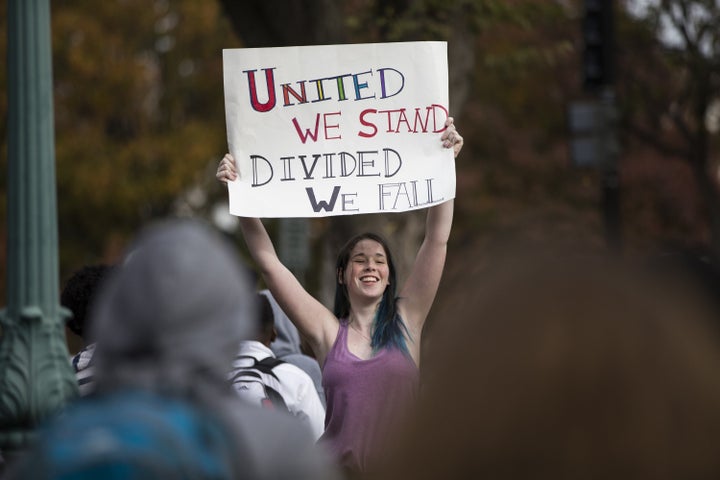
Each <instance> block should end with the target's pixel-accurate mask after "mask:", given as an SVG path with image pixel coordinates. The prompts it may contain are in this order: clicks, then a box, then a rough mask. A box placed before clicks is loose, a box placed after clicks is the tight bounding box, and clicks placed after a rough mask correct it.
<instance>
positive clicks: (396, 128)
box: [223, 42, 455, 217]
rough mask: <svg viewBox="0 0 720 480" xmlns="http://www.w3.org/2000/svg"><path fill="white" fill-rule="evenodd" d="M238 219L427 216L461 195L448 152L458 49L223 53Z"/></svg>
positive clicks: (407, 46)
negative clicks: (451, 76) (452, 64)
mask: <svg viewBox="0 0 720 480" xmlns="http://www.w3.org/2000/svg"><path fill="white" fill-rule="evenodd" d="M223 70H224V82H225V85H224V88H225V113H226V122H227V135H228V147H229V151H230V153H231V154H232V155H233V157H234V158H235V162H236V166H237V168H238V174H239V175H238V179H237V180H235V181H234V182H230V183H229V185H228V189H229V197H230V213H231V214H233V215H238V216H248V217H317V216H327V215H351V214H360V213H377V212H399V211H406V210H414V209H418V208H426V207H429V206H431V205H435V204H439V203H442V202H444V201H447V200H450V199H451V198H454V196H455V160H454V158H453V153H452V149H446V148H443V147H442V142H441V141H440V136H441V133H440V132H442V131H443V130H444V129H445V120H446V119H447V117H448V77H447V74H448V69H447V44H446V43H445V42H399V43H376V44H355V45H322V46H308V47H278V48H241V49H226V50H224V51H223Z"/></svg>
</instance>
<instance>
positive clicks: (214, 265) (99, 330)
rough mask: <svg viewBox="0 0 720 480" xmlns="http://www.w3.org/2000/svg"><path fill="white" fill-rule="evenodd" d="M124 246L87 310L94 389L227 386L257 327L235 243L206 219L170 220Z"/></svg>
mask: <svg viewBox="0 0 720 480" xmlns="http://www.w3.org/2000/svg"><path fill="white" fill-rule="evenodd" d="M129 251H130V252H132V254H131V255H129V257H128V259H127V260H126V261H125V262H124V263H123V265H122V267H121V268H118V269H117V270H116V272H115V273H114V274H113V275H112V276H111V277H110V279H109V281H108V283H107V284H106V287H105V288H103V290H102V291H101V292H100V295H99V297H98V300H97V302H96V308H95V309H94V311H93V319H94V321H93V325H92V326H93V329H92V330H91V332H90V333H91V339H96V340H97V349H96V353H95V358H96V379H97V382H98V383H97V387H98V391H101V392H102V391H105V390H113V389H116V388H128V387H129V388H141V389H145V388H147V389H152V390H163V391H166V390H167V391H171V392H177V391H182V392H184V393H188V394H192V393H195V394H200V395H203V394H207V395H213V394H214V393H215V392H216V391H217V389H218V388H223V389H224V388H227V369H228V366H229V365H230V364H231V362H232V359H233V358H234V356H235V355H236V353H237V346H238V344H239V343H240V341H242V340H247V339H250V338H254V337H255V335H256V332H257V323H256V322H257V311H256V308H257V302H256V301H255V295H256V290H255V288H253V287H252V285H251V283H250V275H249V272H248V269H247V268H246V267H245V266H244V265H243V264H242V263H241V262H240V259H239V258H238V256H237V254H236V253H235V250H234V249H233V248H232V246H231V245H230V244H229V242H227V241H226V239H225V238H223V237H221V236H220V234H219V233H218V232H217V231H215V230H213V229H212V228H211V227H209V226H208V225H206V224H204V223H201V222H198V221H193V220H170V221H165V222H161V223H158V224H154V225H152V226H150V227H149V228H147V229H145V230H144V231H143V232H141V234H140V235H139V236H138V238H137V240H136V241H135V242H134V244H133V245H132V247H131V249H130V250H129ZM228 391H229V389H228Z"/></svg>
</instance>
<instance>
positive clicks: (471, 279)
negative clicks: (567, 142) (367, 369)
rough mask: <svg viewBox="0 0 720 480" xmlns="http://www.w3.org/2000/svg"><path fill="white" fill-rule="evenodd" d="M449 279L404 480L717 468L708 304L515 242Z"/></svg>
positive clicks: (700, 473) (692, 474) (718, 382)
mask: <svg viewBox="0 0 720 480" xmlns="http://www.w3.org/2000/svg"><path fill="white" fill-rule="evenodd" d="M493 261H494V262H497V263H496V264H495V265H494V266H495V268H494V269H491V268H489V267H485V268H486V269H485V270H482V271H476V272H473V268H474V267H473V266H468V267H467V268H466V270H465V272H464V274H463V276H462V280H461V281H458V282H457V283H455V284H454V285H453V286H450V287H448V290H447V295H446V296H444V297H443V298H442V301H441V303H439V304H438V307H437V310H436V313H435V314H436V315H437V316H438V319H439V320H440V321H438V322H437V323H436V324H435V325H434V326H433V329H432V330H431V331H430V332H428V334H429V335H431V336H432V340H431V342H430V343H429V345H428V351H426V352H425V355H424V356H423V367H424V368H423V379H422V382H423V388H422V390H421V393H420V403H419V409H418V416H417V417H416V418H413V421H412V422H411V424H410V425H409V426H408V431H407V432H406V436H404V437H403V439H404V440H403V442H402V443H401V446H400V447H399V452H395V455H393V458H394V461H395V462H397V463H395V464H394V466H393V468H392V469H391V470H392V472H391V473H390V474H389V475H388V477H387V478H397V474H398V472H402V473H403V476H406V477H408V478H418V479H423V478H438V477H442V478H450V479H455V478H494V479H497V480H514V479H518V478H535V479H540V480H541V479H553V480H562V479H574V478H578V477H583V478H593V479H595V478H597V479H606V478H613V479H616V480H624V479H637V478H658V479H684V478H717V477H718V476H719V475H720V456H718V455H717V447H716V439H717V438H718V436H719V435H720V376H718V374H717V372H718V370H720V341H719V340H718V335H717V331H716V330H714V329H712V328H711V327H710V326H709V325H710V318H709V317H710V316H711V312H709V311H705V310H702V309H699V308H697V307H698V305H697V304H696V303H695V302H694V301H692V299H691V297H688V298H685V297H683V296H682V295H681V294H680V292H679V291H677V290H673V289H670V290H668V286H667V285H664V284H658V283H657V279H656V278H648V277H647V275H646V274H645V272H641V271H637V270H636V269H633V268H630V267H629V266H627V265H614V264H613V263H612V261H611V260H609V259H596V258H581V259H578V260H577V261H571V260H569V258H568V255H566V254H565V253H564V252H560V254H559V255H554V256H549V257H547V258H542V259H538V258H534V257H533V256H532V255H530V254H527V253H523V252H516V251H514V250H513V251H512V252H510V254H509V255H507V256H505V255H504V256H502V259H500V258H495V259H494V260H493Z"/></svg>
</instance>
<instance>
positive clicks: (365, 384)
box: [320, 320, 419, 471]
mask: <svg viewBox="0 0 720 480" xmlns="http://www.w3.org/2000/svg"><path fill="white" fill-rule="evenodd" d="M347 332H348V324H347V322H346V321H345V320H340V328H339V329H338V334H337V337H336V338H335V343H334V344H333V346H332V348H331V349H330V352H329V353H328V355H327V357H326V359H325V364H324V365H323V375H322V384H323V388H324V389H325V398H326V399H327V411H326V414H325V433H324V434H323V435H322V437H321V438H320V442H321V443H323V445H324V446H325V447H326V448H327V449H329V451H330V453H331V454H333V455H334V456H335V458H336V459H337V460H338V461H339V462H340V464H341V465H342V466H344V467H349V468H353V469H358V470H361V471H367V470H368V468H369V466H371V465H372V464H373V458H375V457H376V456H377V454H378V453H379V452H382V450H383V447H382V441H383V440H384V439H386V438H387V434H388V433H389V432H390V430H389V429H391V428H392V427H393V426H394V425H396V424H397V423H398V422H399V421H401V419H402V417H403V415H404V414H405V413H407V411H408V409H409V407H410V406H411V402H413V401H414V399H415V397H416V394H417V390H418V380H419V379H418V369H417V366H416V365H415V362H413V361H412V359H410V358H409V357H407V356H405V355H404V354H403V353H402V352H401V351H400V350H398V349H396V348H385V349H382V350H380V351H379V352H377V353H376V354H375V356H374V357H372V358H370V359H368V360H362V359H360V358H359V357H357V356H355V355H354V354H353V353H352V352H350V350H348V347H347Z"/></svg>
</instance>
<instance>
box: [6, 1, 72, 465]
mask: <svg viewBox="0 0 720 480" xmlns="http://www.w3.org/2000/svg"><path fill="white" fill-rule="evenodd" d="M7 8H8V17H7V19H8V22H7V23H8V58H7V64H8V70H7V72H8V92H7V94H8V126H9V127H8V182H9V184H8V199H7V203H8V247H7V258H8V265H7V306H6V308H5V309H4V310H3V311H2V312H0V325H1V326H2V338H0V450H2V452H3V455H5V457H6V460H7V459H8V457H9V458H12V455H13V453H14V452H17V451H19V450H21V449H22V448H24V447H25V446H26V445H27V442H28V440H30V438H31V436H32V432H33V430H34V428H35V427H36V426H37V424H38V423H39V421H41V420H42V419H43V418H44V417H46V416H47V415H49V414H51V413H53V412H54V411H56V410H57V409H58V408H60V407H61V406H62V405H63V404H64V403H65V402H66V401H67V400H68V399H69V398H72V397H74V396H76V395H77V386H76V383H75V377H74V375H73V372H72V369H71V366H70V362H69V359H68V351H67V346H66V343H65V334H64V320H65V318H66V317H67V315H68V312H67V311H66V310H64V309H63V308H62V307H61V306H60V302H59V287H58V283H59V281H58V277H59V274H58V253H57V252H58V234H57V208H56V187H55V148H54V133H53V125H54V122H53V92H52V57H51V40H50V5H49V0H8V7H7Z"/></svg>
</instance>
